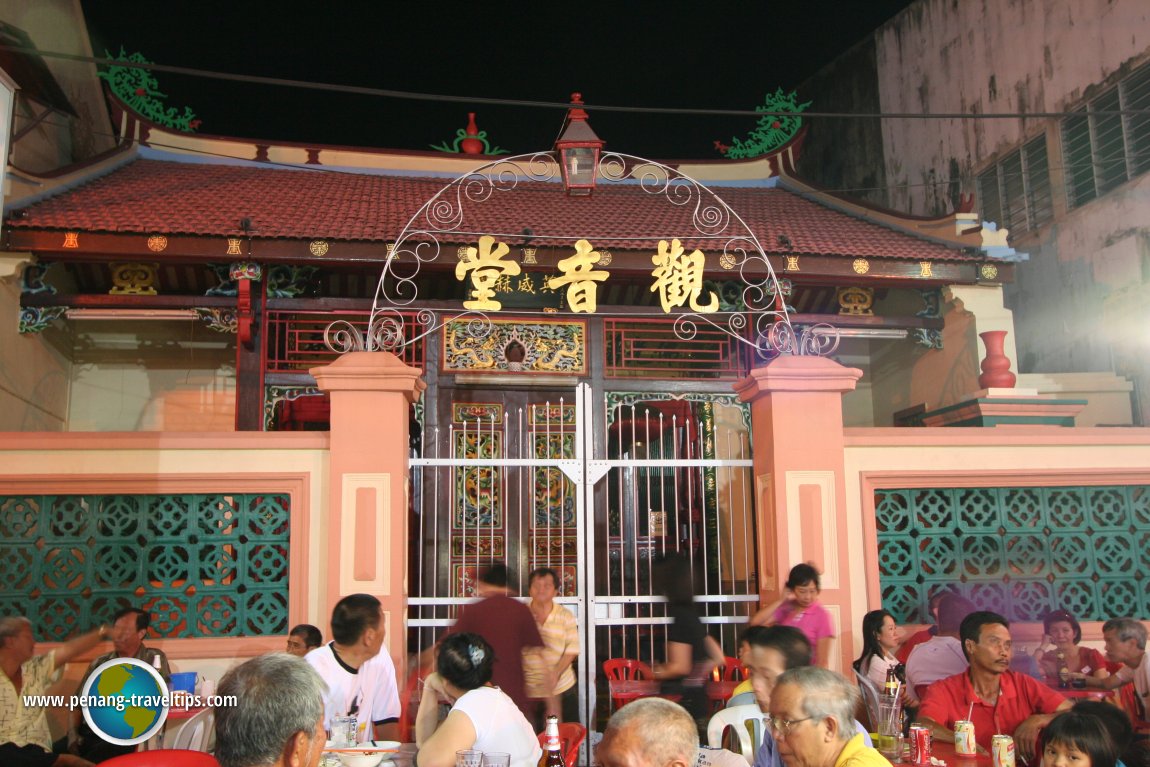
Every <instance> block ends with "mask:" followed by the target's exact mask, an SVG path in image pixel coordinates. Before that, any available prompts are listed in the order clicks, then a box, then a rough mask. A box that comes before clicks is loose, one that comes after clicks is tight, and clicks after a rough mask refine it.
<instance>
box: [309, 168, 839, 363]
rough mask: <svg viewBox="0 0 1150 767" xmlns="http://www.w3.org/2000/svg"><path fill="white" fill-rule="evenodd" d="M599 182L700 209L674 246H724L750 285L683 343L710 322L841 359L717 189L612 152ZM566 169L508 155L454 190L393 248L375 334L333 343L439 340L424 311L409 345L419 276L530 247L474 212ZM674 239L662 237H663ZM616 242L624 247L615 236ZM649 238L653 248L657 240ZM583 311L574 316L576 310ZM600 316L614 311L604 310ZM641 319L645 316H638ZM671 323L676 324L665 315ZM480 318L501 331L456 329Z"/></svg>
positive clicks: (340, 335)
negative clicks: (475, 248) (516, 246)
mask: <svg viewBox="0 0 1150 767" xmlns="http://www.w3.org/2000/svg"><path fill="white" fill-rule="evenodd" d="M597 174H598V178H599V180H600V183H601V184H603V185H604V186H609V185H611V184H616V185H631V186H635V187H637V188H638V189H640V190H642V191H643V192H645V193H646V194H648V195H649V196H650V197H651V198H652V199H655V198H658V197H662V198H663V199H664V201H665V202H666V203H667V204H669V205H674V206H677V207H678V208H680V209H684V210H687V209H689V210H690V215H689V216H687V217H686V219H687V220H689V222H690V224H691V226H692V230H691V231H677V232H667V233H666V235H665V237H666V239H667V240H683V241H706V242H714V243H717V244H720V245H721V246H722V250H721V252H720V253H719V262H720V263H721V264H722V265H723V267H724V268H725V269H729V270H731V271H737V274H738V275H739V278H740V281H741V283H742V290H741V296H740V297H741V299H742V301H741V307H742V308H740V309H739V310H737V311H717V312H707V313H704V312H700V311H682V312H679V313H677V314H675V315H674V317H675V323H674V332H675V335H676V336H677V337H678V338H680V339H681V340H691V339H692V338H694V337H695V335H696V333H697V331H698V327H699V325H700V324H705V325H709V326H711V327H712V328H714V329H716V330H718V331H721V332H722V333H725V334H727V335H728V336H730V337H731V338H733V339H735V340H737V341H738V342H739V343H742V344H747V345H749V346H751V347H753V348H754V351H755V352H756V353H757V354H759V355H760V356H761V357H763V358H768V359H769V358H771V357H773V356H776V355H778V354H817V355H825V354H830V353H832V352H833V351H834V350H835V349H836V348H837V346H838V335H837V332H836V331H835V329H834V328H833V327H832V326H830V325H825V324H818V325H811V326H807V327H804V328H802V329H801V330H797V329H796V328H795V327H794V326H793V325H792V324H791V322H790V319H789V317H788V313H787V308H786V305H785V302H784V300H783V290H782V286H781V284H780V280H779V278H778V276H777V275H776V274H775V271H774V269H773V267H772V266H771V264H770V261H769V259H768V258H767V255H766V252H765V251H764V249H763V247H762V244H761V243H760V242H759V239H758V237H757V236H756V235H755V233H754V231H753V230H752V229H751V228H750V227H749V226H748V225H747V223H746V222H745V221H744V220H743V218H742V217H741V216H740V215H739V214H738V213H737V212H736V211H735V210H734V209H732V208H731V207H730V206H729V205H728V204H727V203H726V202H724V201H723V199H722V198H721V197H719V196H718V195H717V194H716V193H715V192H714V191H712V190H711V189H710V188H708V187H707V186H706V185H704V184H703V183H701V182H700V181H698V180H696V179H694V178H692V177H690V176H688V175H686V174H685V173H682V172H680V171H679V170H677V169H675V168H673V167H671V166H669V165H665V164H663V163H660V162H657V161H655V160H649V159H646V158H642V157H637V156H634V155H629V154H623V153H619V152H609V153H605V154H603V155H602V156H601V157H600V158H599V161H598V166H597ZM560 182H561V177H560V174H559V165H558V162H557V160H556V156H555V153H554V152H535V153H529V154H521V155H515V156H512V157H501V158H499V159H496V160H493V161H491V162H489V163H486V164H485V165H482V166H480V167H478V168H476V169H475V170H472V171H470V172H468V173H465V174H463V175H462V176H459V177H458V178H456V179H454V180H452V181H450V182H448V183H447V184H446V185H445V186H444V187H443V188H442V189H441V190H439V192H437V193H436V194H434V195H433V196H432V197H431V198H430V199H428V200H427V201H426V202H425V203H423V205H421V206H420V208H419V209H418V210H417V211H416V212H415V213H414V214H413V215H412V217H411V218H410V219H409V220H408V222H407V224H406V225H405V226H404V228H403V230H402V231H401V232H400V234H399V237H398V238H397V239H396V241H395V243H394V244H393V245H389V247H388V254H387V258H386V260H385V262H384V266H383V270H382V272H381V274H380V278H379V283H378V285H377V287H376V291H375V297H374V301H373V303H372V309H371V314H370V316H369V322H368V325H367V330H366V333H363V332H361V331H360V330H359V329H358V328H356V327H354V326H353V325H351V324H350V323H347V322H343V321H339V322H335V323H332V324H331V325H330V326H329V327H328V328H327V330H326V332H325V343H326V344H327V346H328V347H329V348H331V349H332V350H333V351H336V352H341V353H342V352H348V351H353V350H360V351H375V350H393V349H397V348H400V347H403V346H406V345H408V344H411V343H415V342H416V341H418V340H420V339H422V338H424V337H426V336H428V335H430V334H431V333H434V332H436V331H437V330H439V329H440V328H442V327H443V326H444V324H446V321H444V322H440V321H439V317H438V316H437V313H436V312H434V311H432V310H430V309H422V310H419V311H418V312H417V325H418V327H419V328H420V329H421V330H420V332H419V333H418V334H417V335H414V336H412V337H408V334H407V331H406V329H405V325H404V320H403V318H402V316H401V314H400V310H401V309H403V308H406V307H411V306H412V305H413V304H414V303H415V302H416V301H417V300H418V298H419V288H418V285H417V282H416V278H417V277H418V276H419V274H420V272H421V271H422V269H423V268H424V267H425V266H426V265H428V264H431V263H433V262H436V261H439V260H440V259H441V258H443V257H444V253H445V251H446V248H445V245H446V244H447V243H451V244H455V243H460V242H473V241H474V240H475V239H477V238H479V237H480V236H483V235H489V236H493V237H495V238H497V239H498V238H505V239H508V240H521V239H522V238H523V237H524V233H523V232H483V231H476V230H471V229H468V227H467V224H468V220H469V219H468V215H467V213H468V210H469V208H470V207H471V206H480V205H484V204H487V203H491V204H497V202H498V201H499V197H498V195H507V194H510V193H513V192H515V191H516V190H517V189H520V188H521V187H523V186H526V185H527V184H532V183H541V184H553V185H555V186H556V188H559V189H561V188H562V186H561V183H560ZM596 235H597V233H596V232H586V233H581V234H579V235H571V234H566V233H563V232H561V231H538V230H533V231H532V232H531V238H532V239H533V240H534V241H536V242H552V243H563V242H570V243H574V242H576V241H578V240H581V239H587V240H594V239H595V237H596ZM663 237H664V235H663V234H660V236H659V239H663ZM611 239H618V236H617V235H612V236H611ZM635 239H641V240H644V241H650V240H652V239H655V238H653V237H649V236H645V237H642V238H635ZM572 313H574V312H572ZM598 314H599V315H600V316H603V315H605V314H607V313H604V312H599V313H598ZM631 316H635V315H634V314H632V315H631ZM661 316H666V313H664V314H663V315H661ZM464 318H467V319H470V323H469V328H468V329H469V332H470V333H471V334H472V335H473V336H475V337H477V338H483V337H485V336H486V335H487V334H489V333H490V332H491V327H492V325H491V321H490V318H489V317H488V315H487V313H485V312H483V311H479V310H474V309H471V310H461V311H459V312H452V318H451V321H454V322H458V321H460V320H461V319H464Z"/></svg>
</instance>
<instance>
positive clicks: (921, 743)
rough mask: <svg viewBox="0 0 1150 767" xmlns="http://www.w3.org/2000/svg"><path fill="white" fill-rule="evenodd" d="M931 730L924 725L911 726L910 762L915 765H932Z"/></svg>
mask: <svg viewBox="0 0 1150 767" xmlns="http://www.w3.org/2000/svg"><path fill="white" fill-rule="evenodd" d="M930 756H931V752H930V730H929V729H928V728H926V727H923V726H922V725H918V724H912V725H911V726H910V761H911V762H912V763H913V764H930Z"/></svg>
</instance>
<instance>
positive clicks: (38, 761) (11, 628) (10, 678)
mask: <svg viewBox="0 0 1150 767" xmlns="http://www.w3.org/2000/svg"><path fill="white" fill-rule="evenodd" d="M107 634H108V627H107V626H100V628H98V629H94V630H92V631H89V632H87V633H86V634H81V635H80V636H77V637H74V638H72V639H69V640H68V641H67V642H65V643H64V644H62V645H60V646H59V647H57V648H56V649H55V650H52V651H51V652H48V653H45V654H44V655H36V654H35V652H36V640H35V639H34V638H33V637H32V622H31V621H29V620H28V619H27V618H24V617H17V616H11V617H6V618H0V672H3V674H4V677H5V679H3V680H0V764H2V765H4V767H89V765H91V764H92V763H91V762H89V761H88V760H87V759H82V758H80V757H78V756H73V755H72V754H54V753H52V734H51V732H50V731H49V730H48V716H47V713H46V711H45V709H44V708H43V707H42V706H37V707H32V706H25V705H24V704H23V701H22V697H23V696H25V695H43V694H44V693H45V692H47V690H48V687H49V686H50V685H51V684H52V683H53V682H54V681H55V680H56V677H57V674H56V672H57V670H58V669H62V668H63V667H64V664H66V663H68V662H69V661H71V660H72V659H73V658H75V657H77V656H78V655H82V654H83V653H85V652H87V651H88V650H90V649H91V648H93V647H95V646H96V644H97V643H99V641H100V640H101V639H102V638H104V637H106V636H107Z"/></svg>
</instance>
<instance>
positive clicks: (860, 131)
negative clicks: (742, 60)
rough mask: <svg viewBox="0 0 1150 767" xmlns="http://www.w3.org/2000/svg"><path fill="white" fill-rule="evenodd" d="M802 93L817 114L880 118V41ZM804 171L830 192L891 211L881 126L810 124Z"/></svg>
mask: <svg viewBox="0 0 1150 767" xmlns="http://www.w3.org/2000/svg"><path fill="white" fill-rule="evenodd" d="M798 92H799V100H800V102H802V101H812V102H813V103H812V104H811V106H810V107H809V109H811V110H814V111H819V112H844V113H850V114H877V113H878V111H879V93H878V79H877V78H876V76H875V46H874V38H868V39H866V40H863V41H862V42H861V43H859V44H858V45H856V46H855V47H854V48H852V49H851V50H849V51H847V52H846V53H845V54H843V55H842V56H840V57H839V58H837V59H836V60H835V61H834V62H832V63H831V64H830V65H828V66H827V67H824V68H823V69H822V70H821V71H820V72H818V73H817V74H816V75H815V76H814V77H812V78H811V79H810V80H808V81H807V82H805V83H803V84H802V85H801V86H800V87H799V88H798ZM798 171H799V173H800V174H801V175H802V176H805V177H806V178H809V179H811V180H812V181H815V182H816V183H818V184H819V185H820V186H823V187H825V188H827V189H834V190H840V191H843V192H845V193H847V194H851V195H853V196H856V197H858V198H860V199H863V200H867V201H869V202H873V203H877V204H880V205H885V204H886V199H885V195H884V189H885V187H886V169H885V167H884V158H883V148H882V124H881V121H880V120H878V119H857V120H856V119H848V120H844V119H836V118H829V117H814V118H810V119H809V120H807V137H806V141H805V142H804V144H803V153H802V155H800V156H799V161H798Z"/></svg>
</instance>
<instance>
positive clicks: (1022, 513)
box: [875, 485, 1150, 623]
mask: <svg viewBox="0 0 1150 767" xmlns="http://www.w3.org/2000/svg"><path fill="white" fill-rule="evenodd" d="M875 517H876V522H877V530H878V561H879V581H880V585H881V588H882V605H883V607H884V608H886V609H888V610H890V611H891V613H892V614H893V615H894V616H895V619H896V620H897V621H898V622H900V623H902V622H917V621H927V622H929V620H930V618H929V616H928V614H927V600H928V598H929V596H930V594H931V593H933V591H934V590H936V589H939V588H942V587H947V586H949V587H951V588H953V589H954V590H955V591H957V592H959V593H961V594H962V595H963V596H966V597H967V598H969V599H970V600H971V601H972V602H974V604H976V605H978V606H979V608H980V609H984V610H994V611H995V612H999V613H1001V614H1003V615H1005V616H1007V617H1008V618H1011V619H1015V620H1022V621H1038V620H1041V619H1042V616H1043V615H1044V614H1045V613H1046V612H1047V611H1050V610H1055V609H1059V608H1062V609H1066V610H1069V611H1070V612H1071V613H1073V614H1074V615H1075V616H1077V618H1078V619H1079V620H1083V621H1098V620H1106V619H1107V618H1112V617H1114V616H1119V615H1146V614H1148V613H1150V588H1148V586H1150V583H1148V582H1147V579H1148V578H1150V486H1144V485H1133V486H1123V487H961V488H915V489H900V490H879V491H877V492H876V493H875Z"/></svg>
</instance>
